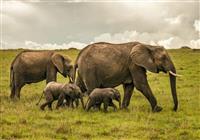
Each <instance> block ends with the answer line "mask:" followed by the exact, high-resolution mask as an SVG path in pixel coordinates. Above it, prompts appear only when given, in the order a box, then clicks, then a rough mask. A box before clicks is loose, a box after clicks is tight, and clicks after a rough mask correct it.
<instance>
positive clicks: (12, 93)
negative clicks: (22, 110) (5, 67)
mask: <svg viewBox="0 0 200 140" xmlns="http://www.w3.org/2000/svg"><path fill="white" fill-rule="evenodd" d="M14 97H15V86H14V85H12V87H11V94H10V98H11V99H13V98H14Z"/></svg>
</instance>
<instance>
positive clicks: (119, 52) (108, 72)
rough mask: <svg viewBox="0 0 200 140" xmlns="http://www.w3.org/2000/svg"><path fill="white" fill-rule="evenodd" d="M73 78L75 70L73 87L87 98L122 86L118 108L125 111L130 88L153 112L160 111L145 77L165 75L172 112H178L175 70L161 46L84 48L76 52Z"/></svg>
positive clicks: (125, 45) (96, 45)
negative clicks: (170, 96)
mask: <svg viewBox="0 0 200 140" xmlns="http://www.w3.org/2000/svg"><path fill="white" fill-rule="evenodd" d="M74 68H75V69H74V77H73V79H75V76H76V69H77V68H78V77H77V79H76V83H77V85H78V86H79V87H80V88H81V90H82V92H86V91H87V93H88V94H89V93H90V92H91V91H92V90H93V89H94V88H98V87H100V88H101V87H104V88H105V87H116V86H118V85H120V84H123V89H124V98H123V103H122V108H127V107H128V105H129V103H130V98H131V96H132V93H133V89H134V87H136V89H137V90H139V91H140V92H141V93H142V94H143V95H144V96H145V97H146V98H147V100H148V101H149V103H150V104H151V107H152V111H153V112H159V111H161V110H162V107H160V106H158V105H157V101H156V98H155V97H154V95H153V93H152V91H151V89H150V87H149V84H148V81H147V76H146V71H147V70H148V71H151V72H153V73H159V72H160V71H162V72H165V73H167V72H169V78H170V84H171V92H172V96H173V100H174V108H173V109H174V111H176V110H177V108H178V100H177V93H176V76H177V75H176V69H175V67H174V64H173V62H172V60H171V59H170V57H169V55H168V53H167V51H166V50H165V49H164V47H161V46H152V45H147V44H143V43H139V42H130V43H123V44H111V43H105V42H99V43H94V44H90V45H88V46H87V47H86V48H84V49H83V50H81V51H80V53H79V55H78V57H77V59H76V61H75V66H74Z"/></svg>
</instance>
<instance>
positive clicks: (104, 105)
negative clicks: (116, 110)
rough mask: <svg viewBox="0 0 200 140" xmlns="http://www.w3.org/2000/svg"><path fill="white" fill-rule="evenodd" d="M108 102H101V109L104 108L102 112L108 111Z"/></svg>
mask: <svg viewBox="0 0 200 140" xmlns="http://www.w3.org/2000/svg"><path fill="white" fill-rule="evenodd" d="M108 105H109V104H108V102H104V104H103V109H104V112H108Z"/></svg>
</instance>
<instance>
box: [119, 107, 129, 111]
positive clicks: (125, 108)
mask: <svg viewBox="0 0 200 140" xmlns="http://www.w3.org/2000/svg"><path fill="white" fill-rule="evenodd" d="M120 109H121V110H126V111H128V110H129V109H128V106H122V107H121V108H120Z"/></svg>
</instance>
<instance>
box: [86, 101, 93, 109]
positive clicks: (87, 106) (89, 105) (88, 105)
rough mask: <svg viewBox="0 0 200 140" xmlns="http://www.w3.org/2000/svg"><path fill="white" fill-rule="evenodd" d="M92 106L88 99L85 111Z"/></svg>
mask: <svg viewBox="0 0 200 140" xmlns="http://www.w3.org/2000/svg"><path fill="white" fill-rule="evenodd" d="M92 106H93V102H92V101H91V99H88V101H87V104H86V107H85V110H86V111H89V110H90V108H91V107H92Z"/></svg>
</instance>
